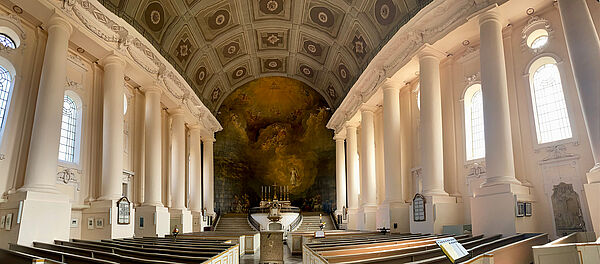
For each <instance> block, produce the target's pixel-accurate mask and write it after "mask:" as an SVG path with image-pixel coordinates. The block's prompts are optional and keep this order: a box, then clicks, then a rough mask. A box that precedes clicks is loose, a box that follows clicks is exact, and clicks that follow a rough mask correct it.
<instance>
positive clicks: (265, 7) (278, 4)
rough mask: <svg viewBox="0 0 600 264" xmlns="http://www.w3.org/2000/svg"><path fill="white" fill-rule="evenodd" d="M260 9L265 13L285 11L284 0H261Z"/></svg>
mask: <svg viewBox="0 0 600 264" xmlns="http://www.w3.org/2000/svg"><path fill="white" fill-rule="evenodd" d="M259 5H260V11H261V12H263V13H265V14H270V15H276V14H279V13H281V11H283V1H282V0H260V2H259Z"/></svg>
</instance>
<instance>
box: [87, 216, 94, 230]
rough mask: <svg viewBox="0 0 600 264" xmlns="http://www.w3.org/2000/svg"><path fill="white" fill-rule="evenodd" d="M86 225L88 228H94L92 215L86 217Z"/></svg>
mask: <svg viewBox="0 0 600 264" xmlns="http://www.w3.org/2000/svg"><path fill="white" fill-rule="evenodd" d="M87 227H88V229H94V218H93V217H88V219H87Z"/></svg>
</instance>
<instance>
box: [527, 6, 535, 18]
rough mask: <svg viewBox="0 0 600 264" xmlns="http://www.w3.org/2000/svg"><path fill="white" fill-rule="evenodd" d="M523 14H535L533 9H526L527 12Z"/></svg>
mask: <svg viewBox="0 0 600 264" xmlns="http://www.w3.org/2000/svg"><path fill="white" fill-rule="evenodd" d="M525 13H527V15H529V16H531V15H533V13H535V9H533V7H530V8H527V11H525Z"/></svg>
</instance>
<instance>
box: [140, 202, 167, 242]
mask: <svg viewBox="0 0 600 264" xmlns="http://www.w3.org/2000/svg"><path fill="white" fill-rule="evenodd" d="M170 220H171V218H170V214H169V209H168V208H166V207H164V206H154V205H142V206H140V207H138V208H136V210H135V236H136V237H165V235H168V234H171V230H170V229H169V227H170V225H169V222H170Z"/></svg>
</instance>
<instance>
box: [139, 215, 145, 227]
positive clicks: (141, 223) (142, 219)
mask: <svg viewBox="0 0 600 264" xmlns="http://www.w3.org/2000/svg"><path fill="white" fill-rule="evenodd" d="M139 223H140V224H139V226H140V229H144V217H143V216H140V221H139Z"/></svg>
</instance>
